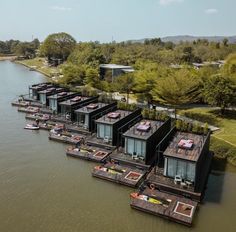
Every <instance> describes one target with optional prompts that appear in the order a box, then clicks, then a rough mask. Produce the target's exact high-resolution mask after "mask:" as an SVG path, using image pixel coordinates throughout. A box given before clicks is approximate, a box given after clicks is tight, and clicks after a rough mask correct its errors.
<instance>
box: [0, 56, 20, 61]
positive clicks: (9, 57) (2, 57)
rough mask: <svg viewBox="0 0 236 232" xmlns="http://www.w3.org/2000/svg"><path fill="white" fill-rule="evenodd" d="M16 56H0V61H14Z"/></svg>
mask: <svg viewBox="0 0 236 232" xmlns="http://www.w3.org/2000/svg"><path fill="white" fill-rule="evenodd" d="M16 58H17V56H0V61H4V60H15V59H16Z"/></svg>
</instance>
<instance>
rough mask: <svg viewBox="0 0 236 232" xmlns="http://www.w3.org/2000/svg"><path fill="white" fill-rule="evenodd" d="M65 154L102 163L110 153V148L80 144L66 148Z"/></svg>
mask: <svg viewBox="0 0 236 232" xmlns="http://www.w3.org/2000/svg"><path fill="white" fill-rule="evenodd" d="M66 154H67V155H68V156H72V157H75V158H79V159H84V160H89V161H93V162H100V163H102V162H104V161H105V160H106V159H107V157H108V156H109V155H110V154H111V150H105V149H101V148H97V147H91V146H85V145H82V146H80V147H79V148H68V149H67V151H66Z"/></svg>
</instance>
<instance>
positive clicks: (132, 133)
mask: <svg viewBox="0 0 236 232" xmlns="http://www.w3.org/2000/svg"><path fill="white" fill-rule="evenodd" d="M145 123H149V124H150V128H149V129H147V130H139V129H138V127H139V126H140V125H141V124H145ZM161 125H163V122H161V121H153V120H146V119H143V120H142V121H140V122H138V123H136V124H135V125H134V126H132V127H131V128H130V129H129V130H128V131H126V132H125V133H124V134H123V136H124V137H131V138H137V139H143V140H147V139H148V138H149V137H150V136H152V135H153V134H154V133H155V132H156V131H157V130H158V129H159V128H160V126H161Z"/></svg>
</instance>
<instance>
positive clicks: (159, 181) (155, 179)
mask: <svg viewBox="0 0 236 232" xmlns="http://www.w3.org/2000/svg"><path fill="white" fill-rule="evenodd" d="M147 182H148V183H153V184H154V185H155V186H156V188H157V189H159V190H161V191H164V192H169V193H173V194H176V195H182V196H185V197H188V198H191V199H193V200H195V201H198V202H200V201H201V197H202V196H201V195H202V194H201V193H200V192H194V187H193V186H182V185H180V184H175V183H174V179H172V178H168V177H165V176H164V175H163V169H160V168H157V169H156V172H155V168H153V169H152V170H151V172H150V173H149V174H148V176H147Z"/></svg>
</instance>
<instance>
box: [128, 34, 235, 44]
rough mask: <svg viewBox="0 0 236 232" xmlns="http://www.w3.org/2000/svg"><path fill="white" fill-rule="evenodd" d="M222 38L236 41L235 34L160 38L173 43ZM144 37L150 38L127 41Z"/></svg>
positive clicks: (218, 40) (218, 39)
mask: <svg viewBox="0 0 236 232" xmlns="http://www.w3.org/2000/svg"><path fill="white" fill-rule="evenodd" d="M224 38H227V39H228V40H229V43H236V36H190V35H178V36H167V37H163V38H161V40H162V41H163V42H167V41H171V42H173V43H179V42H180V41H189V42H192V41H194V40H198V39H207V40H208V41H212V42H221V41H222V40H223V39H224ZM146 39H152V38H145V39H140V40H129V42H132V43H137V42H139V43H144V41H145V40H146Z"/></svg>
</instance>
